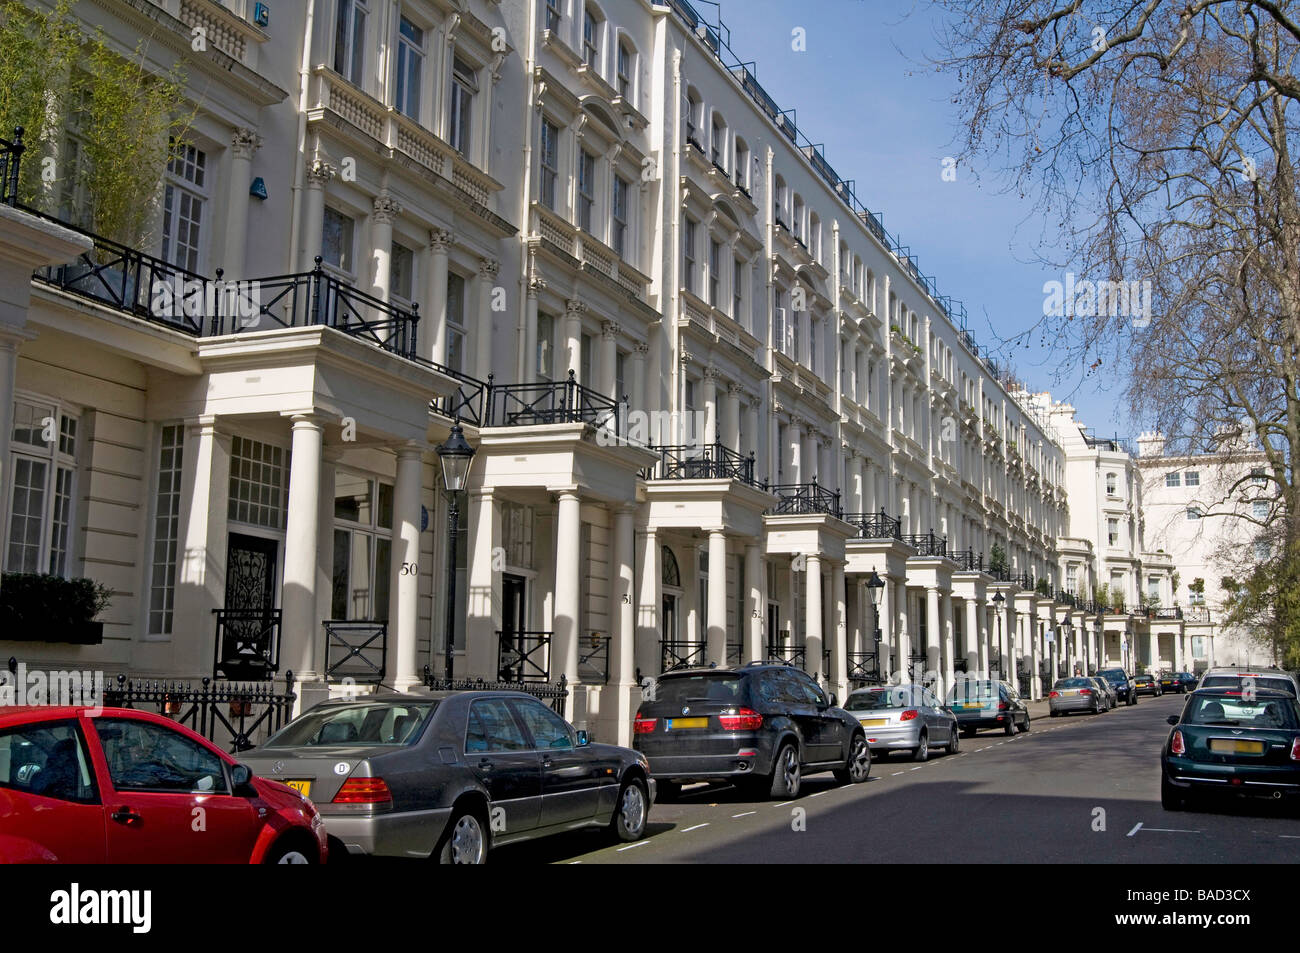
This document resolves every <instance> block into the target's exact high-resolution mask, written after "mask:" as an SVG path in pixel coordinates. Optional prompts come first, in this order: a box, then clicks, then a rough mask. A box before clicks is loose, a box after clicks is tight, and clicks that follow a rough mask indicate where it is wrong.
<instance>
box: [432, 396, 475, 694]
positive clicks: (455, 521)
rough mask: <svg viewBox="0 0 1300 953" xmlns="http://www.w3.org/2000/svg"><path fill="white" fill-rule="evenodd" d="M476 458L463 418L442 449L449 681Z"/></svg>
mask: <svg viewBox="0 0 1300 953" xmlns="http://www.w3.org/2000/svg"><path fill="white" fill-rule="evenodd" d="M473 457H474V448H473V447H471V446H470V445H469V441H468V440H466V439H465V432H464V431H463V430H461V428H460V418H459V417H458V418H456V422H455V423H454V424H452V426H451V433H449V434H448V435H447V442H446V443H444V444H441V445H440V446H439V447H438V459H439V460H440V461H442V485H443V487H444V488H445V489H446V491H447V494H448V497H449V500H448V506H447V523H448V525H449V527H450V530H451V532H450V533H449V534H448V538H447V623H446V636H445V644H444V646H443V653H444V654H443V663H444V668H445V670H446V673H447V681H449V682H450V681H451V680H452V677H453V674H454V672H453V667H452V666H453V663H452V647H453V643H454V642H455V633H456V536H457V533H458V531H459V530H460V505H459V503H460V500H459V498H460V491H461V490H463V489H464V488H465V477H466V476H467V475H468V473H469V462H470V460H471V459H472V458H473Z"/></svg>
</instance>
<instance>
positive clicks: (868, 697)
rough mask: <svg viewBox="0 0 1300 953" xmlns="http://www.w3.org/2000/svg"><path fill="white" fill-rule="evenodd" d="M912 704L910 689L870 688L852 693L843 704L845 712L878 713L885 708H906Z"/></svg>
mask: <svg viewBox="0 0 1300 953" xmlns="http://www.w3.org/2000/svg"><path fill="white" fill-rule="evenodd" d="M910 704H912V690H911V689H910V688H871V689H868V690H867V691H865V692H854V693H853V694H852V695H850V696H849V700H848V701H846V702H845V703H844V709H845V711H880V710H882V709H885V708H906V707H907V706H908V705H910Z"/></svg>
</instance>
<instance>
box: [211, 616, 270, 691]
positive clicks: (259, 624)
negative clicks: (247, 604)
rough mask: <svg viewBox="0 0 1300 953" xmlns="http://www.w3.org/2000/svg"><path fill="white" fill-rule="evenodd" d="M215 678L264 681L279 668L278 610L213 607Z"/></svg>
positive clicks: (213, 662) (213, 666)
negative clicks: (215, 619)
mask: <svg viewBox="0 0 1300 953" xmlns="http://www.w3.org/2000/svg"><path fill="white" fill-rule="evenodd" d="M212 611H213V613H215V615H216V617H217V638H216V646H215V649H214V656H213V661H212V671H213V675H214V677H216V678H229V679H238V680H241V681H265V680H267V679H269V678H271V677H272V676H273V675H274V674H275V673H276V672H277V671H278V670H279V668H280V610H279V609H213V610H212Z"/></svg>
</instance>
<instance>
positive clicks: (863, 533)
mask: <svg viewBox="0 0 1300 953" xmlns="http://www.w3.org/2000/svg"><path fill="white" fill-rule="evenodd" d="M841 518H842V519H843V520H844V522H846V523H852V524H853V526H854V527H855V528H856V529H857V538H858V539H902V538H903V537H902V530H903V521H902V520H897V519H894V517H892V516H890V515H888V514H887V513H886V512H885V511H884V510H883V509H881V510H880V512H878V513H845V514H844V516H843V517H841Z"/></svg>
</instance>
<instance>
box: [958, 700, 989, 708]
mask: <svg viewBox="0 0 1300 953" xmlns="http://www.w3.org/2000/svg"><path fill="white" fill-rule="evenodd" d="M957 707H958V708H961V709H963V710H965V709H968V708H983V707H984V706H983V705H981V704H980V703H979V702H967V703H966V704H965V705H958V706H957Z"/></svg>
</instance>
